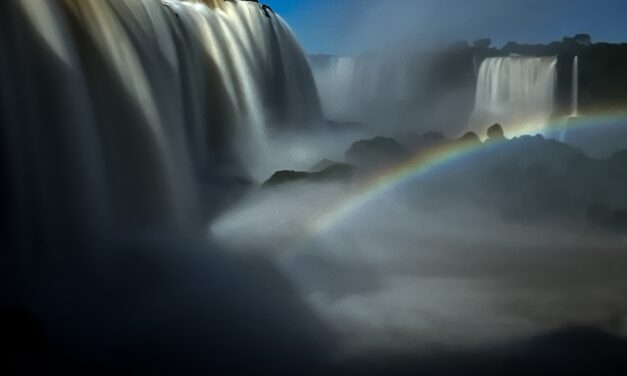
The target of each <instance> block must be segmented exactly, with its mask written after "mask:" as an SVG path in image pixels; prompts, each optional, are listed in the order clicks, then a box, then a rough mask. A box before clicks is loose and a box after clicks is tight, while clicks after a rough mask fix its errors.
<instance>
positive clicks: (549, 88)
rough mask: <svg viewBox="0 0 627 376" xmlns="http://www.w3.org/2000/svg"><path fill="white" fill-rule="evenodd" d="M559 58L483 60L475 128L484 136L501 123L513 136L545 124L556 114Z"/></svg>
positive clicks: (480, 69) (473, 121)
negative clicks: (489, 128) (488, 130)
mask: <svg viewBox="0 0 627 376" xmlns="http://www.w3.org/2000/svg"><path fill="white" fill-rule="evenodd" d="M556 66H557V59H556V58H555V57H497V58H489V59H486V60H485V61H483V63H482V64H481V66H480V68H479V75H478V77H477V92H476V102H475V110H474V114H473V118H472V120H471V122H472V125H471V126H472V128H474V130H476V131H479V132H480V133H481V134H482V135H484V134H485V130H486V128H487V127H489V126H490V125H491V124H493V123H501V124H502V125H503V127H504V129H505V131H506V132H507V133H508V134H509V135H518V134H524V133H526V132H527V131H531V130H534V129H538V128H539V127H541V125H543V124H545V123H546V122H547V121H548V119H549V117H550V116H551V114H552V113H553V109H554V103H555V89H556V82H557V70H556Z"/></svg>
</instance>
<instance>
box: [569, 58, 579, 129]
mask: <svg viewBox="0 0 627 376" xmlns="http://www.w3.org/2000/svg"><path fill="white" fill-rule="evenodd" d="M571 82H572V83H571V85H572V88H571V90H572V94H571V110H570V116H571V117H577V116H579V56H575V58H574V59H573V78H572V81H571Z"/></svg>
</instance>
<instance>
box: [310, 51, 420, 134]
mask: <svg viewBox="0 0 627 376" xmlns="http://www.w3.org/2000/svg"><path fill="white" fill-rule="evenodd" d="M397 60H398V61H392V60H391V59H389V60H388V59H385V58H383V57H371V56H360V57H354V56H326V55H313V56H310V57H309V62H310V64H311V67H312V70H313V73H314V78H315V81H316V84H317V87H318V90H319V92H320V97H321V100H322V107H323V110H324V114H325V115H326V116H327V117H328V118H329V120H334V121H360V122H364V121H365V122H369V121H373V120H375V119H376V118H377V117H381V118H382V119H385V122H386V123H390V122H393V121H394V119H393V117H394V115H395V114H396V113H398V107H400V104H401V103H404V101H406V100H407V97H408V95H409V94H408V93H409V87H408V85H409V82H410V80H409V78H408V76H409V72H408V71H409V69H410V67H409V66H410V64H409V62H407V61H405V60H404V59H401V58H398V59H397ZM392 108H397V111H390V109H392ZM373 118H374V119H373Z"/></svg>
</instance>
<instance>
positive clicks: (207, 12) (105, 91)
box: [0, 0, 322, 248]
mask: <svg viewBox="0 0 627 376" xmlns="http://www.w3.org/2000/svg"><path fill="white" fill-rule="evenodd" d="M0 50H1V51H3V52H2V53H0V80H1V81H2V83H3V84H2V88H1V91H0V130H1V133H0V146H1V148H2V151H3V153H2V155H1V159H0V174H1V175H2V176H3V178H4V179H5V182H6V183H5V184H4V186H3V188H2V192H1V193H2V200H1V205H2V209H3V210H2V213H3V215H2V220H3V222H4V223H5V224H6V225H5V226H3V231H6V233H4V234H2V235H4V236H3V239H4V240H3V241H4V242H7V243H8V244H11V243H13V244H14V245H18V244H19V247H20V248H21V247H26V248H38V247H40V246H41V244H53V243H54V244H56V243H58V242H61V243H65V242H67V241H68V240H69V239H75V238H77V237H80V236H82V235H85V234H90V233H93V232H101V231H103V230H104V231H108V230H110V229H112V228H115V229H117V230H120V231H125V232H126V231H129V229H130V230H141V229H144V228H147V227H150V226H154V225H157V226H162V225H165V226H174V227H186V226H188V224H189V223H188V222H190V219H192V218H193V217H194V215H195V214H197V213H196V212H197V202H198V189H197V187H198V183H199V181H202V180H203V179H205V178H206V176H207V175H210V174H211V173H218V172H219V170H220V169H222V170H225V171H224V173H225V174H240V175H244V176H245V175H247V174H248V175H252V174H253V170H254V167H255V163H257V162H258V161H259V160H261V159H263V158H264V153H265V152H268V150H267V143H268V140H269V139H270V138H271V137H272V134H273V132H274V131H279V130H284V129H285V128H286V127H291V128H296V129H300V128H303V127H309V126H314V125H315V124H317V122H318V121H319V120H320V119H321V117H322V116H321V109H320V104H319V99H318V94H317V91H316V88H315V84H314V81H313V77H312V74H311V71H310V68H309V65H308V64H307V60H306V57H305V55H304V54H303V52H302V51H301V48H300V47H299V45H298V43H297V42H296V40H295V38H294V36H293V34H292V32H291V30H290V29H289V27H288V26H287V25H286V24H285V23H284V21H283V20H282V19H281V18H280V17H279V16H277V15H275V14H274V13H273V12H272V11H271V9H269V8H267V7H265V6H262V5H260V4H258V3H256V2H249V1H222V0H213V1H205V2H199V1H197V2H191V1H178V0H163V1H160V0H8V1H3V2H2V4H0Z"/></svg>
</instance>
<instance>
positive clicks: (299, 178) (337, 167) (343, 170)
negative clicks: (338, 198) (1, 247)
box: [263, 163, 354, 187]
mask: <svg viewBox="0 0 627 376" xmlns="http://www.w3.org/2000/svg"><path fill="white" fill-rule="evenodd" d="M353 172H354V170H353V167H352V166H350V165H348V164H343V163H336V164H333V165H330V166H328V167H327V168H325V169H323V170H322V171H319V172H304V171H277V172H275V173H274V174H273V175H272V177H270V179H268V180H267V181H266V182H265V183H263V186H264V187H274V186H278V185H282V184H287V183H293V182H308V183H320V182H347V181H350V179H351V178H352V177H353Z"/></svg>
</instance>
